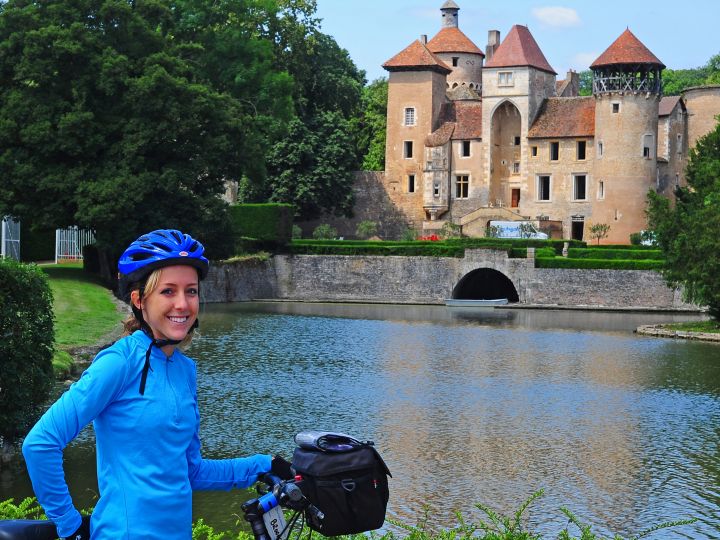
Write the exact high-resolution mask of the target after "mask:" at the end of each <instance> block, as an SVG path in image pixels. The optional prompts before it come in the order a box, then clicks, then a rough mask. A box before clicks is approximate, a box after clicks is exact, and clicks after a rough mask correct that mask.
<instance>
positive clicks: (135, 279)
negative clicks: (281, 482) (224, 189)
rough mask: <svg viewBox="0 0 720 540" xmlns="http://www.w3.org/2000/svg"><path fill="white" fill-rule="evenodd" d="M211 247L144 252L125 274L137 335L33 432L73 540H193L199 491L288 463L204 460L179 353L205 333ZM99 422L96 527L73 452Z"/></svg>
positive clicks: (188, 240)
mask: <svg viewBox="0 0 720 540" xmlns="http://www.w3.org/2000/svg"><path fill="white" fill-rule="evenodd" d="M203 251H204V249H203V246H202V244H200V242H198V241H197V240H194V239H193V238H192V237H191V236H189V235H187V234H183V233H181V232H180V231H176V230H157V231H153V232H151V233H149V234H146V235H143V236H141V237H140V238H138V239H137V240H136V241H135V242H133V243H132V244H131V245H130V247H128V249H127V250H126V251H125V252H124V253H123V255H122V256H121V257H120V261H119V263H118V270H119V277H120V285H121V289H122V290H124V291H125V294H126V298H127V297H128V296H127V295H128V293H129V300H130V304H131V308H132V315H131V316H130V317H129V318H128V320H126V321H125V323H124V324H125V330H126V335H125V337H123V338H122V339H120V340H119V341H117V342H116V343H115V344H113V345H112V346H111V347H109V348H107V349H105V350H103V351H101V352H100V353H99V354H98V355H97V357H96V358H95V359H94V360H93V363H92V364H91V365H90V367H89V368H88V369H87V370H86V371H85V372H84V373H83V374H82V376H81V377H80V379H79V380H78V381H77V382H76V383H75V384H73V385H72V386H71V387H70V388H69V389H68V390H67V392H65V393H64V394H63V395H62V396H61V397H60V399H59V400H58V401H57V402H56V403H55V404H53V405H52V407H50V409H49V410H48V411H47V412H46V413H45V414H44V415H43V416H42V418H41V419H40V420H39V421H38V423H37V424H36V425H35V427H33V429H32V430H31V431H30V433H29V434H28V436H27V437H26V439H25V442H24V444H23V454H24V456H25V460H26V463H27V468H28V472H29V474H30V479H31V481H32V485H33V489H34V490H35V494H36V495H37V498H38V501H39V502H40V504H41V505H42V506H43V508H44V509H45V512H46V514H47V515H48V517H49V518H50V519H52V520H53V521H54V522H55V524H56V526H57V530H58V534H59V535H60V536H61V537H62V538H72V539H73V540H86V539H88V538H92V539H93V540H105V539H107V540H109V539H113V540H117V539H120V538H127V539H131V538H132V539H135V538H148V539H149V538H154V539H158V538H169V539H181V538H182V539H189V538H190V537H191V521H192V490H208V489H225V490H227V489H231V488H233V487H240V488H241V487H247V486H249V485H251V484H253V483H254V482H255V481H256V479H257V477H258V475H259V474H261V473H264V472H268V471H271V470H272V471H273V472H274V473H275V474H277V475H278V476H281V477H288V476H289V464H288V463H287V462H286V461H284V460H283V459H282V458H279V457H276V458H271V456H269V455H255V456H252V457H247V458H237V459H226V460H206V459H203V458H202V456H201V454H200V438H199V436H198V429H199V424H200V415H199V412H198V404H197V393H196V370H195V363H194V362H193V361H192V360H190V359H189V358H188V357H187V356H185V355H184V354H183V353H182V352H181V351H180V350H179V347H180V346H183V345H186V344H187V343H189V341H190V339H191V337H192V334H193V330H194V329H195V328H196V327H197V316H198V309H199V303H200V301H199V286H200V281H201V280H202V279H203V278H205V276H206V275H207V273H208V267H209V263H208V260H207V259H206V258H205V257H204V255H203ZM89 422H93V427H94V430H95V438H96V441H97V442H96V444H97V472H98V487H99V491H100V498H99V500H98V502H97V505H96V507H95V510H94V513H93V515H92V519H91V523H90V524H88V522H87V520H82V519H81V516H80V513H79V512H78V511H77V509H76V508H75V507H74V506H73V503H72V500H71V498H70V494H69V490H68V486H67V484H66V482H65V479H64V475H63V468H62V451H63V448H65V446H66V445H67V444H68V443H69V442H70V441H71V440H72V439H74V438H75V437H76V436H77V434H78V433H79V432H80V430H81V429H82V428H83V427H85V425H87V424H88V423H89Z"/></svg>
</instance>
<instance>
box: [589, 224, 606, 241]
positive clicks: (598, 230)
mask: <svg viewBox="0 0 720 540" xmlns="http://www.w3.org/2000/svg"><path fill="white" fill-rule="evenodd" d="M589 231H590V238H593V239H595V240H597V243H598V245H600V240H602V239H603V238H607V237H608V234H610V225H609V224H607V223H593V224H592V225H590V228H589Z"/></svg>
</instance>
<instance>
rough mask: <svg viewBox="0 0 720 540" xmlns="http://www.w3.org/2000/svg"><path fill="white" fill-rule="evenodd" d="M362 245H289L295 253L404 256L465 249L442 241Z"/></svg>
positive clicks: (456, 254) (451, 254)
mask: <svg viewBox="0 0 720 540" xmlns="http://www.w3.org/2000/svg"><path fill="white" fill-rule="evenodd" d="M378 244H385V245H360V243H355V242H352V243H351V242H347V243H346V244H345V245H327V244H322V243H317V244H305V243H296V242H293V243H292V245H290V246H289V249H290V253H292V254H294V255H381V256H387V255H399V256H404V257H458V258H459V257H462V256H463V255H464V254H465V250H464V249H463V248H462V247H458V246H447V245H443V244H441V243H440V242H416V244H425V245H387V244H390V243H389V242H381V243H378Z"/></svg>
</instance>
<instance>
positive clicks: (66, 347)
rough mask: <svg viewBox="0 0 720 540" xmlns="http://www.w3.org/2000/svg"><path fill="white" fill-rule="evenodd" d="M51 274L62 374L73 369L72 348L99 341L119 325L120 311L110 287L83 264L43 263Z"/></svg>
mask: <svg viewBox="0 0 720 540" xmlns="http://www.w3.org/2000/svg"><path fill="white" fill-rule="evenodd" d="M42 269H43V271H44V272H45V273H46V274H47V275H48V281H49V283H50V289H51V290H52V294H53V310H54V312H55V348H56V352H55V356H54V357H53V369H54V370H55V374H56V375H58V376H62V375H65V374H67V373H69V371H70V369H71V368H72V364H73V359H72V357H71V356H70V354H69V352H68V351H71V350H72V349H75V348H77V347H84V346H90V345H95V344H97V343H100V342H101V341H103V339H107V338H108V336H110V335H111V334H112V333H113V332H114V331H117V329H118V328H119V323H120V321H121V320H122V314H121V313H120V312H118V310H117V308H116V307H115V304H114V303H113V301H112V299H111V295H112V293H111V292H110V291H108V290H107V289H106V288H105V287H104V286H103V285H102V284H101V283H100V281H98V280H97V279H96V278H95V277H94V276H91V275H90V274H87V273H86V272H84V271H83V269H82V266H81V264H62V265H47V266H42Z"/></svg>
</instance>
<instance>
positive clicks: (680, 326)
mask: <svg viewBox="0 0 720 540" xmlns="http://www.w3.org/2000/svg"><path fill="white" fill-rule="evenodd" d="M664 326H665V328H667V329H668V330H679V331H681V332H701V333H703V334H720V322H719V321H713V320H709V321H697V322H683V323H670V324H666V325H664Z"/></svg>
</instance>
